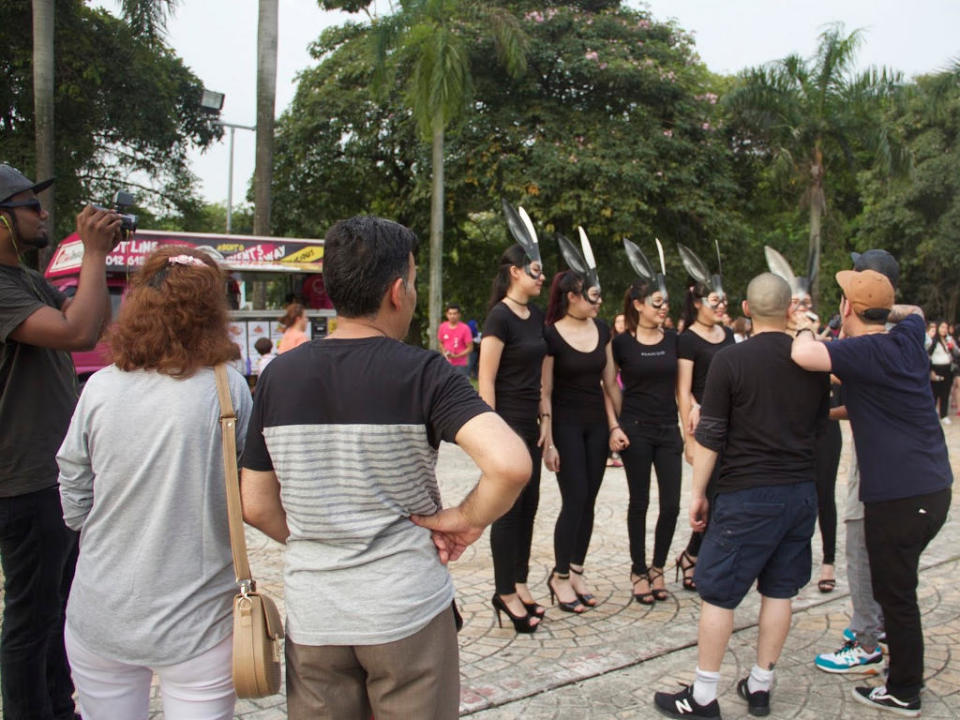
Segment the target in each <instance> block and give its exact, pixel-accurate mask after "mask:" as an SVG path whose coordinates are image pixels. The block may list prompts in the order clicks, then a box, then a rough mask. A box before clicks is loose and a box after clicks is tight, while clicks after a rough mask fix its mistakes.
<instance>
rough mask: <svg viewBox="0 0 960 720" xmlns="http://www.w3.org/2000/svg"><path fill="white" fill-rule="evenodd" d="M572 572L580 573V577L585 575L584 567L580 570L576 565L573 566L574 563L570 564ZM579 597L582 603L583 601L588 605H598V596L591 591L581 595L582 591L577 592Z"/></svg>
mask: <svg viewBox="0 0 960 720" xmlns="http://www.w3.org/2000/svg"><path fill="white" fill-rule="evenodd" d="M570 572H572V573H573V574H574V575H579V576H580V577H583V569H582V568H581V569H580V570H577V569H576V568H575V567H573V565H571V566H570ZM574 592H577V591H576V590H574ZM577 599H578V600H579V601H580V602H581V603H583V604H584V605H586V606H587V607H596V606H597V598H596V596H594V595H593V594H591V593H586V594H584V595H581V594H580V593H577Z"/></svg>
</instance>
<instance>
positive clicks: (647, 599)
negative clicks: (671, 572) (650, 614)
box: [630, 573, 656, 605]
mask: <svg viewBox="0 0 960 720" xmlns="http://www.w3.org/2000/svg"><path fill="white" fill-rule="evenodd" d="M644 581H646V583H647V587H649V586H650V576H649V575H647V573H642V574H640V575H637V574H636V573H630V582H631V583H632V584H633V599H634V600H636V601H637V602H638V603H640V604H641V605H653V603H655V602H656V598H655V597H654V596H653V592H652V591H649V590H648V591H647V592H645V593H641V592H637V583H638V582H644Z"/></svg>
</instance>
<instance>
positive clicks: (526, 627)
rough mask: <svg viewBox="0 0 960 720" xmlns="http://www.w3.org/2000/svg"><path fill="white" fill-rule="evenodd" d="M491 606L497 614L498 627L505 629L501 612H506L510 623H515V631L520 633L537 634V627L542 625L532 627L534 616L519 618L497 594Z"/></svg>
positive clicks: (528, 615)
mask: <svg viewBox="0 0 960 720" xmlns="http://www.w3.org/2000/svg"><path fill="white" fill-rule="evenodd" d="M490 604H491V605H493V609H494V610H496V612H497V625H498V626H499V627H503V621H502V620H501V619H500V612H501V611H502V612H505V613H506V614H507V617H508V618H510V622H512V623H513V629H514V630H516V631H517V632H518V633H532V632H536V629H537V627H539V625H540V623H537V624H536V625H531V624H530V621H531V620H532V619H533V616H531V615H530V614H527V615H522V616H517V615H514V614H513V613H512V612H510V608H509V607H508V606H507V604H506V603H505V602H504V601H503V598H501V597H500V596H499V595H497V594H496V593H494V594H493V598H492V599H491V600H490Z"/></svg>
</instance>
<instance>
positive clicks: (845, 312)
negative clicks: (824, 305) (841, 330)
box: [840, 296, 853, 317]
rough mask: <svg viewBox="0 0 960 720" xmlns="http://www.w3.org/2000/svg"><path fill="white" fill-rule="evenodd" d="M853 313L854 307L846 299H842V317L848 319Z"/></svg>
mask: <svg viewBox="0 0 960 720" xmlns="http://www.w3.org/2000/svg"><path fill="white" fill-rule="evenodd" d="M852 312H853V305H851V304H850V301H849V300H847V299H846V298H845V297H842V296H841V298H840V317H848V316H849V315H850V314H851V313H852Z"/></svg>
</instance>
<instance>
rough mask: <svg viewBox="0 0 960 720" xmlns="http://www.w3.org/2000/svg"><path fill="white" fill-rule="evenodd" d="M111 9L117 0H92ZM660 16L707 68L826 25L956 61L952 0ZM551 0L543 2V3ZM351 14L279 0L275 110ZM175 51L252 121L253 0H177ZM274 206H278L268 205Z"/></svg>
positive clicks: (928, 62)
mask: <svg viewBox="0 0 960 720" xmlns="http://www.w3.org/2000/svg"><path fill="white" fill-rule="evenodd" d="M93 4H95V5H102V6H103V7H106V8H107V9H108V10H110V11H111V12H114V13H117V7H118V5H119V3H118V2H117V1H116V0H95V1H94V3H93ZM630 4H632V5H634V6H640V5H646V6H647V7H648V8H649V9H650V11H651V13H652V14H653V16H654V17H656V18H657V19H660V20H667V19H670V18H674V19H676V20H677V22H678V24H679V25H680V27H682V28H684V29H685V30H687V31H689V32H692V33H693V35H694V39H695V41H696V46H697V51H698V52H699V54H700V56H701V58H702V59H703V61H704V62H705V63H706V65H707V67H709V68H710V69H711V70H712V71H714V72H718V73H735V72H737V71H738V70H740V69H742V68H744V67H747V66H750V65H758V64H761V63H764V62H767V61H769V60H774V59H776V58H780V57H783V56H785V55H788V54H790V53H794V52H796V53H800V54H801V55H804V56H809V55H811V54H812V53H813V51H814V49H815V48H816V43H817V36H818V35H819V33H820V31H821V30H822V28H823V26H824V25H825V24H827V23H830V22H834V21H841V22H843V23H844V24H845V25H846V27H847V29H848V30H852V29H854V28H862V29H863V30H864V31H865V40H864V43H863V46H862V48H861V50H860V53H859V56H858V57H859V64H860V66H861V67H868V66H870V65H887V66H889V67H892V68H895V69H897V70H901V71H903V72H904V73H905V74H906V75H908V76H912V75H916V74H921V73H926V72H930V71H934V70H939V69H941V68H944V67H946V66H947V65H949V64H950V63H951V62H952V60H954V59H960V32H958V31H960V2H958V0H913V1H912V2H909V3H906V2H903V0H804V1H803V2H799V1H795V0H726V1H725V2H718V1H717V0H650V2H647V3H641V2H639V1H637V0H635V1H634V2H631V3H630ZM547 5H549V3H544V6H547ZM349 17H350V16H348V15H345V14H342V13H333V12H324V11H322V10H320V9H319V7H318V5H317V2H316V0H280V43H279V54H278V72H277V115H278V116H279V115H280V113H281V112H283V110H284V109H286V108H287V106H288V105H289V104H290V102H291V101H292V100H293V95H294V92H295V90H296V75H297V73H298V72H299V71H300V70H302V69H304V68H306V67H309V66H310V65H311V64H312V61H311V58H310V56H309V54H308V52H307V46H308V45H309V44H310V43H311V42H312V41H313V40H314V39H316V38H317V37H318V36H319V35H320V32H321V31H322V29H323V28H324V27H327V26H329V25H333V24H337V23H341V22H343V21H344V20H345V19H347V18H349ZM167 30H168V34H167V40H168V42H169V44H170V45H171V46H172V47H173V49H174V50H175V51H176V53H177V54H178V55H179V56H180V57H181V58H183V60H184V62H185V63H186V64H187V66H188V67H190V69H191V70H193V72H194V73H195V74H196V75H197V76H198V77H199V78H200V79H201V80H202V81H203V83H204V85H205V86H206V87H208V88H210V89H212V90H217V91H219V92H223V93H225V94H226V100H225V102H224V106H223V112H222V114H221V117H222V119H223V120H224V121H226V122H232V123H237V124H241V125H253V124H254V123H255V120H256V44H257V0H180V3H179V5H178V7H177V10H176V12H175V14H174V15H173V17H172V18H171V19H170V21H169V22H168V25H167ZM253 136H254V133H253V132H250V131H245V130H238V131H236V145H235V150H234V203H238V202H240V201H242V200H243V198H244V197H245V195H246V189H247V187H248V186H249V182H250V179H251V177H252V175H253V166H254V137H253ZM227 148H228V142H227V135H224V139H223V141H222V142H220V143H219V144H218V145H215V146H213V147H211V148H210V149H208V150H207V152H205V153H203V154H200V153H194V154H193V156H192V158H191V167H192V170H193V172H194V173H196V174H197V175H198V176H199V177H200V180H201V192H202V194H203V196H204V197H205V198H206V199H207V200H210V201H212V202H225V201H226V197H227V184H228V183H227V166H228V163H229V157H228V155H229V153H228V149H227ZM274 212H283V209H282V208H275V210H274Z"/></svg>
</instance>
